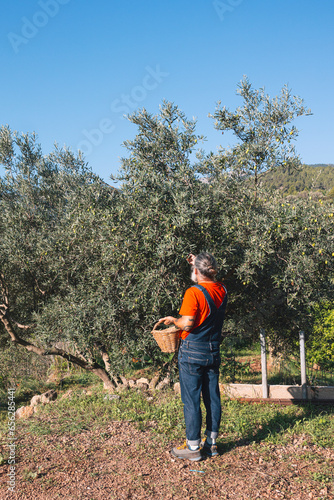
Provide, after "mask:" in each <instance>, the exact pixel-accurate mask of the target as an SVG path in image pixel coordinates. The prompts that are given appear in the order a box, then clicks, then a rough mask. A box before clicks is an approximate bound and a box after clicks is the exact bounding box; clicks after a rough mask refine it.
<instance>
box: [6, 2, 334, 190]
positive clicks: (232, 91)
mask: <svg viewBox="0 0 334 500" xmlns="http://www.w3.org/2000/svg"><path fill="white" fill-rule="evenodd" d="M333 23H334V2H333V0H322V1H321V2H317V1H316V0H294V1H291V0H276V1H269V0H221V1H217V0H216V1H213V0H210V1H205V0H182V1H180V0H168V1H167V0H165V1H161V0H160V1H157V0H141V1H138V0H99V1H97V2H93V1H92V0H91V1H88V0H38V1H35V0H29V1H27V0H16V1H15V2H14V1H13V2H9V1H8V2H4V4H3V6H2V9H1V19H0V33H1V45H0V50H1V52H0V54H1V66H2V75H1V93H0V111H1V121H0V124H2V125H4V124H8V125H9V126H10V127H11V128H12V130H18V131H19V132H33V131H35V132H36V133H37V135H38V137H39V141H40V142H41V144H42V148H43V152H44V153H45V154H46V153H48V152H50V151H51V150H52V148H53V144H54V142H57V143H58V144H59V145H60V146H63V145H67V146H68V147H70V148H71V149H72V150H74V151H77V149H78V147H79V148H81V149H82V150H83V151H84V152H85V153H86V160H87V162H88V163H89V164H90V166H91V167H92V170H93V171H94V172H96V173H97V174H99V175H100V176H101V177H102V178H104V179H105V180H106V181H107V182H111V181H110V180H109V176H110V174H111V173H114V174H115V173H116V172H117V170H118V168H119V164H120V163H119V158H120V157H121V156H124V155H125V154H126V150H125V148H124V147H123V146H122V145H121V144H122V142H123V141H124V140H126V139H131V138H132V137H133V136H134V135H135V133H136V128H135V126H134V125H132V124H130V123H129V122H128V121H127V120H125V119H124V118H123V114H124V113H126V112H127V111H133V110H135V109H138V108H141V107H145V108H146V109H147V110H148V111H150V112H152V113H157V112H158V110H159V105H160V104H161V102H162V100H163V99H167V100H169V101H173V102H174V103H175V104H177V105H178V106H179V107H180V108H181V109H182V110H183V111H184V112H185V114H186V115H187V116H188V117H189V118H192V117H197V119H198V127H197V131H198V133H202V134H204V135H205V136H206V137H207V138H208V140H207V142H206V143H204V145H203V146H204V149H205V150H207V151H210V150H212V151H216V148H217V146H218V145H220V144H221V145H223V146H227V145H228V144H226V143H223V142H222V141H223V140H226V139H223V137H222V135H221V133H219V132H218V131H216V130H215V129H214V127H213V120H212V119H210V118H208V113H210V112H211V113H213V112H214V110H215V107H216V103H217V101H218V100H221V101H222V104H224V105H226V106H228V107H229V108H230V109H235V107H236V106H238V105H239V104H241V103H242V101H241V98H240V97H238V96H236V88H237V84H238V82H240V80H241V79H242V77H243V75H247V76H248V78H249V79H250V81H251V82H252V84H253V85H254V87H256V88H259V87H265V89H266V91H267V92H268V94H269V95H271V96H274V95H276V94H278V93H279V92H280V89H281V87H282V86H283V85H284V84H288V85H289V87H290V88H291V89H292V91H293V93H294V94H296V95H299V96H300V97H302V98H303V99H304V100H305V103H306V105H307V106H308V107H310V108H311V110H312V112H313V113H314V114H313V116H310V117H302V118H300V119H299V120H297V121H296V123H295V124H296V126H297V128H299V129H300V135H299V138H298V140H297V144H296V146H297V151H298V152H299V154H300V156H301V158H302V161H303V162H305V163H334V146H333V144H334V140H333V138H334V137H333V136H334V134H333V131H334V130H333V129H334V125H333V123H334V120H333V116H334V104H333V102H334V99H333V88H334V85H333V84H334V68H333V59H334V58H333V55H334V30H333ZM98 129H99V132H97V130H98ZM0 174H3V170H1V167H0Z"/></svg>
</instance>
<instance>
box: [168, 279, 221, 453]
mask: <svg viewBox="0 0 334 500" xmlns="http://www.w3.org/2000/svg"><path fill="white" fill-rule="evenodd" d="M194 286H195V287H196V288H198V289H199V290H201V291H202V292H203V294H204V296H205V298H206V301H207V303H208V305H209V308H210V312H209V314H208V316H207V318H206V319H205V320H204V322H203V323H202V324H201V325H199V326H198V327H196V328H194V330H192V332H191V333H189V335H188V336H187V338H186V339H185V340H182V341H181V346H180V349H179V355H178V362H179V375H180V386H181V399H182V403H183V412H184V419H185V422H186V437H187V442H188V444H189V445H190V446H196V445H199V443H200V442H201V426H202V412H201V407H200V399H201V393H202V395H203V401H204V405H205V408H206V431H205V434H206V435H207V436H209V437H211V438H217V436H218V431H219V425H220V418H221V403H220V392H219V383H218V379H219V365H220V354H219V346H220V343H221V330H222V326H223V323H224V316H225V309H226V303H227V293H226V295H225V297H224V300H223V302H222V304H221V305H220V306H219V308H217V307H216V305H215V303H214V301H213V299H212V298H211V296H210V294H209V292H208V291H207V290H206V289H205V288H204V287H203V286H201V285H194ZM224 289H225V292H226V288H225V287H224Z"/></svg>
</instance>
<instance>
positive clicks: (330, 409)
mask: <svg viewBox="0 0 334 500" xmlns="http://www.w3.org/2000/svg"><path fill="white" fill-rule="evenodd" d="M245 404H254V403H245ZM296 406H299V407H301V408H302V409H303V410H304V411H303V413H302V414H299V415H285V414H283V413H280V412H279V411H277V413H276V414H275V415H274V416H273V417H272V418H271V419H270V420H269V421H268V422H266V423H263V422H262V423H261V424H258V425H257V424H256V431H255V432H254V431H250V432H248V433H246V434H245V435H244V436H243V437H241V438H238V439H236V440H231V439H229V440H226V441H224V440H223V441H221V440H220V442H218V443H217V448H218V452H219V453H220V454H224V453H226V452H228V451H230V450H231V449H233V448H236V447H238V446H248V445H250V444H252V443H260V442H261V441H264V440H265V439H266V438H268V437H272V438H275V436H279V435H280V434H282V433H283V432H284V431H286V430H288V429H291V428H292V427H294V426H295V425H296V424H297V422H300V421H301V420H302V421H303V422H305V421H311V420H313V419H314V418H317V417H318V416H320V415H333V414H334V405H330V406H329V405H316V406H315V405H312V403H307V404H305V403H304V404H298V403H296ZM278 409H279V408H278ZM297 432H298V431H297Z"/></svg>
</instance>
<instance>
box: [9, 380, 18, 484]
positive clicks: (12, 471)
mask: <svg viewBox="0 0 334 500" xmlns="http://www.w3.org/2000/svg"><path fill="white" fill-rule="evenodd" d="M7 397H8V444H7V446H8V448H9V458H8V465H9V470H8V472H7V476H8V479H7V489H8V490H9V491H11V492H15V487H16V468H15V464H16V443H15V441H16V437H15V388H13V389H8V396H7Z"/></svg>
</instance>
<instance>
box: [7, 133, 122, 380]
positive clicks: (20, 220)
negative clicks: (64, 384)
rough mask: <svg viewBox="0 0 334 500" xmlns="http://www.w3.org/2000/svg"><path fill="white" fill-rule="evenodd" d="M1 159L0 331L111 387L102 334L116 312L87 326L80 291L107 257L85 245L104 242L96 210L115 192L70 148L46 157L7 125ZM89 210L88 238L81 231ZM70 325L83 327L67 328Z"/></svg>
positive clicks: (33, 141)
mask: <svg viewBox="0 0 334 500" xmlns="http://www.w3.org/2000/svg"><path fill="white" fill-rule="evenodd" d="M0 161H1V163H2V165H3V166H4V167H5V172H6V173H5V176H4V177H3V178H1V179H0V236H1V240H0V249H1V251H0V320H1V323H0V334H1V336H2V337H3V336H4V335H5V334H7V335H8V336H9V338H10V340H11V341H12V342H14V343H15V344H17V345H20V346H23V347H24V348H26V349H27V350H28V351H31V352H35V353H37V354H39V355H42V356H46V355H59V356H62V357H64V358H66V359H67V360H69V361H71V362H72V363H75V364H77V365H79V366H81V367H83V368H86V369H88V370H91V371H93V372H94V373H96V374H97V375H98V376H99V377H100V378H102V380H103V381H104V382H105V384H106V385H110V384H111V382H110V375H109V373H108V371H109V365H108V358H107V356H106V346H105V345H104V339H103V331H104V330H103V329H107V326H106V324H107V322H108V318H109V316H108V315H106V320H105V323H106V324H104V325H103V326H101V325H99V327H100V329H97V328H96V325H95V324H93V323H89V321H88V319H87V318H85V319H86V321H81V323H80V319H81V320H82V319H83V317H84V313H82V316H81V318H80V315H79V314H78V310H79V306H78V304H80V306H81V308H82V310H84V311H85V314H87V316H89V313H88V311H89V307H88V306H87V304H84V302H85V296H83V295H81V297H80V293H78V290H80V287H81V288H82V281H85V280H86V283H87V282H88V276H89V273H90V271H89V269H90V265H91V263H92V262H95V261H96V260H97V259H98V258H101V255H100V252H101V248H100V247H99V245H98V244H97V245H94V246H93V245H86V241H87V239H88V238H90V239H91V240H92V239H94V242H97V241H98V239H97V238H96V230H95V224H94V222H92V217H91V214H90V208H89V207H92V206H93V205H94V206H95V205H98V206H105V205H107V204H108V203H109V198H110V197H112V193H110V192H109V191H108V190H107V189H106V187H105V185H104V184H103V183H102V182H101V180H100V179H99V178H98V177H97V176H95V175H93V174H92V173H91V171H90V170H89V169H88V168H87V166H86V164H85V163H84V162H83V160H82V159H81V158H80V157H79V158H77V157H75V156H74V155H73V154H72V153H71V152H70V151H68V150H60V149H58V148H57V147H56V148H55V150H54V151H53V152H52V153H51V154H49V155H47V156H44V155H43V154H42V151H41V148H40V146H39V145H38V143H37V140H36V137H35V136H34V134H32V135H29V134H23V135H18V134H15V133H12V132H11V131H10V130H9V128H8V127H2V128H1V130H0ZM87 207H88V208H87ZM82 213H84V214H85V224H84V225H85V237H84V239H83V238H81V239H80V237H78V235H77V228H78V226H79V225H80V224H81V221H82V219H83V217H82ZM81 225H83V224H81ZM80 236H81V235H80ZM91 286H92V290H94V283H92V284H91ZM91 297H93V294H92V296H91ZM91 300H92V299H91ZM46 318H48V321H46ZM78 319H79V321H78ZM90 319H91V318H90ZM69 323H72V324H75V325H76V328H72V329H67V328H66V324H69ZM78 323H80V326H79V324H78ZM97 330H98V333H97ZM101 332H102V334H101ZM101 336H102V338H101ZM102 359H104V360H105V362H106V363H103V362H102V363H101V362H100V361H101V360H102Z"/></svg>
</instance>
